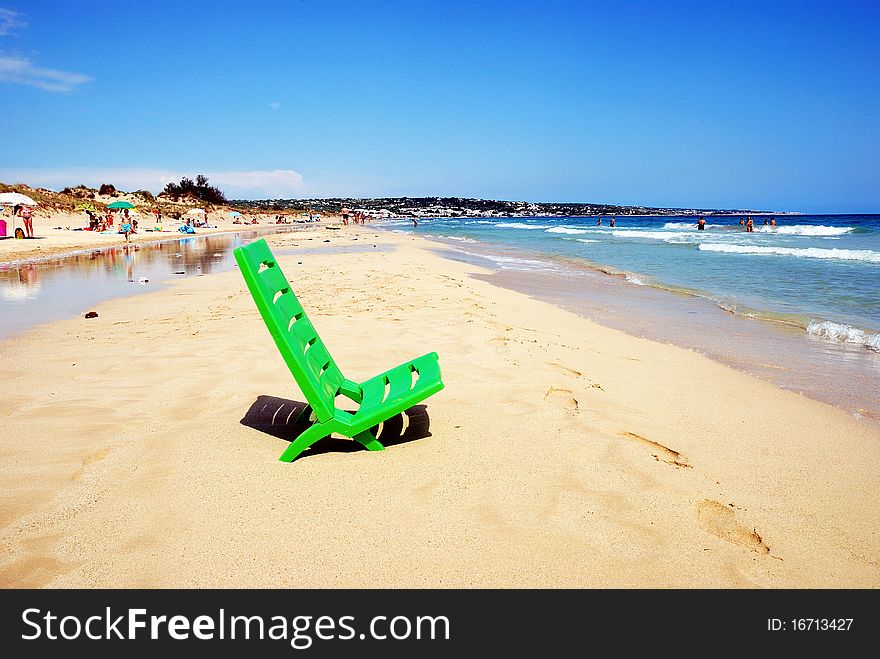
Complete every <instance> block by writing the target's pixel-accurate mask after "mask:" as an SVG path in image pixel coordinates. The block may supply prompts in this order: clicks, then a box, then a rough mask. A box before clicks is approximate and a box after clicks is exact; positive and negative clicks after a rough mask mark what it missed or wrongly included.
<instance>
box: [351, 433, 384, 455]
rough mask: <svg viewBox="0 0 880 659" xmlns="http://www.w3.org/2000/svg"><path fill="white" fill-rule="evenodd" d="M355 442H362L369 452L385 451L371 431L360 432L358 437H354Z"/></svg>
mask: <svg viewBox="0 0 880 659" xmlns="http://www.w3.org/2000/svg"><path fill="white" fill-rule="evenodd" d="M352 439H354V440H355V441H358V442H360V443H361V444H363V445H364V447H365V448H366V449H367V450H369V451H384V450H385V447H384V446H382V445H381V444H380V443H379V440H378V439H376V438H375V437H373V433H371V432H370V431H369V430H364V431H363V432H359V433H358V434H357V435H355V436H354V437H352Z"/></svg>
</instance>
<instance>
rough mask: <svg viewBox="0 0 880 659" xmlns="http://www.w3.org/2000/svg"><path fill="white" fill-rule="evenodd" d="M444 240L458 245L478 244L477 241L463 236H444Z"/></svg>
mask: <svg viewBox="0 0 880 659" xmlns="http://www.w3.org/2000/svg"><path fill="white" fill-rule="evenodd" d="M443 239H444V240H457V241H458V242H460V243H478V242H480V241H479V240H474V239H473V238H465V237H463V236H444V237H443Z"/></svg>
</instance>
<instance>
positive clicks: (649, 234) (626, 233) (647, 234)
mask: <svg viewBox="0 0 880 659" xmlns="http://www.w3.org/2000/svg"><path fill="white" fill-rule="evenodd" d="M611 235H612V236H615V237H617V238H647V239H649V240H664V241H666V242H682V241H684V242H687V241H688V240H689V236H688V235H687V234H682V233H681V232H678V231H651V230H639V229H617V230H615V231H612V232H611Z"/></svg>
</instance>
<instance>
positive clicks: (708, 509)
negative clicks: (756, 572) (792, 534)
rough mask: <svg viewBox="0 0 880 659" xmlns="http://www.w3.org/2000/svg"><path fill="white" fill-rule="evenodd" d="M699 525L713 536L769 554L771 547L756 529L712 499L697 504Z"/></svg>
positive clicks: (730, 509) (731, 510)
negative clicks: (750, 527)
mask: <svg viewBox="0 0 880 659" xmlns="http://www.w3.org/2000/svg"><path fill="white" fill-rule="evenodd" d="M697 525H698V526H699V527H700V528H701V529H703V530H704V531H706V533H711V534H712V535H714V536H716V537H718V538H721V539H722V540H727V541H728V542H732V543H733V544H735V545H739V546H741V547H745V548H746V549H751V550H752V551H754V552H757V553H759V554H769V553H770V547H769V546H767V545H766V544H765V543H764V540H763V538H761V536H760V535H758V532H757V531H756V530H755V529H751V530H750V529H749V528H748V527H747V526H745V525H744V524H742V523H741V522H740V521H739V520H737V519H736V513H735V512H733V509H732V508H729V507H728V506H725V505H724V504H723V503H720V502H718V501H713V500H711V499H703V500H702V501H700V502H699V503H698V504H697Z"/></svg>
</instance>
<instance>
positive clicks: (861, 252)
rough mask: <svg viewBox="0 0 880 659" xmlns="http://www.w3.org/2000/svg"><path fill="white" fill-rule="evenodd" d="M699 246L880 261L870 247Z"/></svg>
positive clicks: (733, 251)
mask: <svg viewBox="0 0 880 659" xmlns="http://www.w3.org/2000/svg"><path fill="white" fill-rule="evenodd" d="M699 248H700V250H702V251H704V252H726V253H728V254H769V255H776V256H799V257H803V258H809V259H840V260H842V261H863V262H865V263H880V252H875V251H873V250H870V249H837V248H836V247H835V248H831V249H826V248H824V247H763V246H761V245H724V244H719V243H700V246H699Z"/></svg>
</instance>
